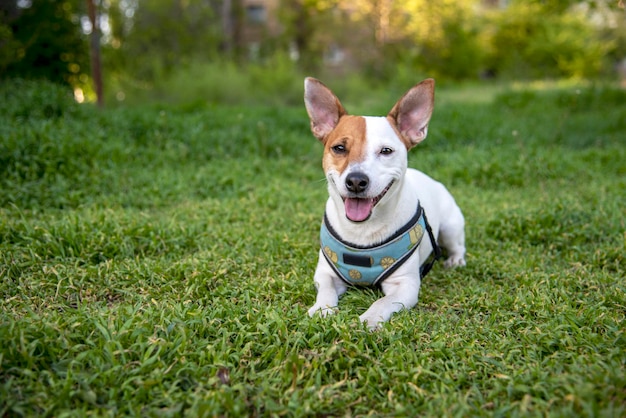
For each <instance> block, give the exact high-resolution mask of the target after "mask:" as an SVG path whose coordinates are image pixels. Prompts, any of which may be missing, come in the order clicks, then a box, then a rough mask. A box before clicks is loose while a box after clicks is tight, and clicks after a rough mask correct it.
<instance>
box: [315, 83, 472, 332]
mask: <svg viewBox="0 0 626 418" xmlns="http://www.w3.org/2000/svg"><path fill="white" fill-rule="evenodd" d="M434 88H435V82H434V80H432V79H428V80H424V81H422V82H421V83H419V84H418V85H416V86H415V87H413V88H412V89H411V90H409V91H408V92H407V93H406V94H405V95H404V96H403V97H402V98H401V99H400V100H399V101H398V102H397V103H396V104H395V106H394V107H393V108H392V109H391V111H390V112H389V114H388V115H387V116H386V117H371V116H351V115H348V114H347V113H346V110H345V109H344V108H343V106H342V105H341V103H340V102H339V99H337V97H336V96H335V95H334V94H333V93H332V92H331V91H330V89H328V88H327V87H326V86H325V85H324V84H322V83H321V82H320V81H318V80H316V79H314V78H307V79H306V80H305V82H304V102H305V105H306V109H307V112H308V114H309V118H310V119H311V131H312V132H313V135H314V136H315V137H316V138H317V139H319V140H320V141H321V142H322V143H323V144H324V156H323V159H322V165H323V168H324V172H325V173H326V179H327V181H328V194H329V198H328V201H327V202H326V213H325V215H324V221H323V223H322V228H321V232H320V240H321V249H320V252H319V261H318V263H317V269H316V271H315V276H314V281H315V286H316V288H317V292H318V293H317V300H316V302H315V305H313V306H312V307H311V308H310V309H309V315H311V316H313V315H314V314H315V313H317V312H320V313H321V315H322V316H326V315H328V314H330V313H333V312H334V309H336V307H337V304H338V301H339V296H341V294H343V293H344V292H345V291H346V290H347V288H348V287H349V286H353V285H356V286H359V285H361V286H364V285H365V286H380V287H381V288H382V291H383V293H384V295H385V296H384V297H382V298H380V299H379V300H377V301H376V302H374V303H373V304H372V306H370V308H369V309H368V310H367V311H366V312H365V313H363V314H362V315H361V316H360V320H361V322H366V323H367V326H368V327H369V328H370V329H375V328H378V327H380V325H381V324H382V323H383V322H385V321H387V320H389V318H390V317H391V315H392V314H393V313H394V312H398V311H399V310H401V309H410V308H412V307H413V306H415V304H416V303H417V298H418V294H419V289H420V280H421V277H423V276H424V274H426V273H427V272H428V270H429V269H430V267H432V264H434V262H435V261H436V259H437V258H438V257H439V255H440V254H441V250H440V248H439V245H438V244H440V245H441V246H442V247H444V248H445V249H446V250H447V255H448V258H447V259H446V261H445V263H444V264H445V266H446V267H454V266H463V265H465V259H464V257H465V233H464V219H463V214H462V213H461V210H460V209H459V207H458V206H457V205H456V203H455V201H454V198H453V197H452V195H451V194H450V193H449V192H448V190H447V189H446V188H445V187H444V186H443V185H442V184H441V183H439V182H437V181H435V180H433V179H432V178H430V177H428V176H427V175H426V174H424V173H421V172H419V171H417V170H414V169H411V168H407V152H408V150H409V149H411V148H412V147H414V146H415V145H417V144H419V143H420V142H421V141H422V140H424V138H426V134H427V128H428V122H429V120H430V116H431V114H432V111H433V104H434ZM429 256H430V258H429Z"/></svg>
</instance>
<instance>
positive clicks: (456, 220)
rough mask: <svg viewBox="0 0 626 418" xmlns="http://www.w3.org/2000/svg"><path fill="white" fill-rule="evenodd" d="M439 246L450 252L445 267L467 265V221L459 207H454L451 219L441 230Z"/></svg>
mask: <svg viewBox="0 0 626 418" xmlns="http://www.w3.org/2000/svg"><path fill="white" fill-rule="evenodd" d="M439 244H440V245H441V246H442V247H444V248H445V249H446V250H447V252H448V258H447V259H446V261H444V263H443V265H444V267H446V268H451V267H459V266H464V265H465V220H464V219H463V214H462V213H461V209H459V207H458V206H456V205H455V206H454V208H453V211H452V213H451V215H450V216H449V217H447V218H446V219H444V220H443V221H442V223H441V226H440V228H439Z"/></svg>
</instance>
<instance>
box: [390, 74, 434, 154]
mask: <svg viewBox="0 0 626 418" xmlns="http://www.w3.org/2000/svg"><path fill="white" fill-rule="evenodd" d="M434 104H435V80H433V79H432V78H429V79H427V80H424V81H422V82H421V83H419V84H417V85H416V86H414V87H413V88H412V89H411V90H409V91H408V92H406V94H405V95H404V96H402V98H401V99H400V100H398V102H397V103H396V104H395V106H394V107H393V108H392V109H391V111H390V112H389V114H388V115H387V117H388V118H389V119H391V122H393V123H394V124H395V126H396V128H397V129H398V131H399V132H400V134H401V135H402V140H403V141H405V143H406V145H407V148H411V147H413V146H415V145H417V144H419V143H420V142H422V141H423V140H424V138H426V134H427V133H428V121H430V116H431V115H432V113H433V106H434Z"/></svg>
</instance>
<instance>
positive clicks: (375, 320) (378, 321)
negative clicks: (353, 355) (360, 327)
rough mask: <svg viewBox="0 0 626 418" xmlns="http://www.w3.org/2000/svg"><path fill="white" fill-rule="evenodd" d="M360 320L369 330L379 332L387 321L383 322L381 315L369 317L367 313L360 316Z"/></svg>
mask: <svg viewBox="0 0 626 418" xmlns="http://www.w3.org/2000/svg"><path fill="white" fill-rule="evenodd" d="M359 320H360V321H361V323H363V324H365V326H367V329H369V330H370V331H377V330H379V329H380V328H381V327H382V326H383V324H384V323H385V321H383V319H382V318H381V317H380V316H379V315H376V316H374V315H371V314H369V315H368V313H367V312H365V313H364V314H363V315H361V316H359Z"/></svg>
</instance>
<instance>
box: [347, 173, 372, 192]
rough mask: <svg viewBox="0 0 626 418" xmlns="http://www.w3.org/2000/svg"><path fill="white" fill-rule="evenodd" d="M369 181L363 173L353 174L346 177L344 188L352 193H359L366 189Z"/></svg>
mask: <svg viewBox="0 0 626 418" xmlns="http://www.w3.org/2000/svg"><path fill="white" fill-rule="evenodd" d="M369 184H370V179H369V177H367V175H365V173H360V172H358V171H357V172H355V173H351V174H349V175H348V177H346V188H347V189H348V191H350V192H352V193H361V192H363V191H365V190H366V189H367V186H368V185H369Z"/></svg>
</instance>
